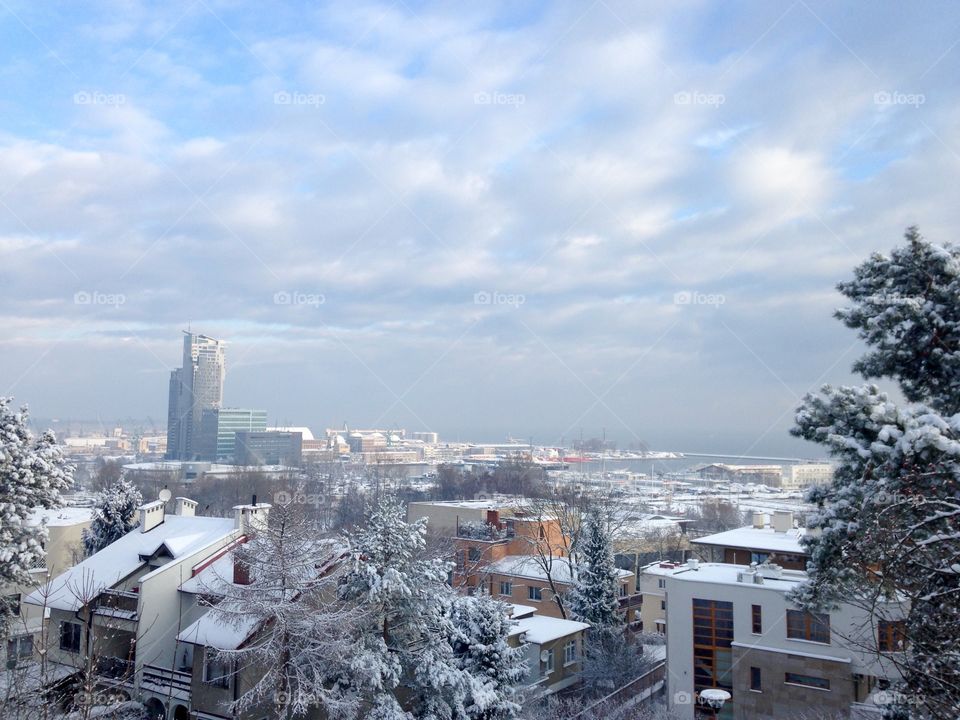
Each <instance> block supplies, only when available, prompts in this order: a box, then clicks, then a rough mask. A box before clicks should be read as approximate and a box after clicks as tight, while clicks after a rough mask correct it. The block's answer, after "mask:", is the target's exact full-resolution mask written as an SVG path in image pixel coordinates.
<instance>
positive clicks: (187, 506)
mask: <svg viewBox="0 0 960 720" xmlns="http://www.w3.org/2000/svg"><path fill="white" fill-rule="evenodd" d="M176 514H177V515H180V516H181V517H193V516H194V515H196V514H197V501H196V500H191V499H190V498H185V497H178V498H177V509H176Z"/></svg>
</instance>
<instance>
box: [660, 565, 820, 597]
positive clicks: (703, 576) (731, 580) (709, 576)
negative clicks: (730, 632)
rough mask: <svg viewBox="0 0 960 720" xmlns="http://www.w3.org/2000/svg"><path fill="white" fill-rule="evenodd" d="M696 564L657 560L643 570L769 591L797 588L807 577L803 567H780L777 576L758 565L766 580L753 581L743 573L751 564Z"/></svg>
mask: <svg viewBox="0 0 960 720" xmlns="http://www.w3.org/2000/svg"><path fill="white" fill-rule="evenodd" d="M695 565H696V567H694V566H693V565H691V564H690V563H680V564H677V563H654V564H652V565H648V566H647V567H645V568H644V569H643V574H645V575H646V574H650V575H659V576H663V577H669V578H673V579H674V580H683V581H688V582H701V583H712V584H716V585H750V586H751V587H754V588H765V589H768V590H779V591H781V592H788V591H790V590H793V589H794V588H795V587H796V586H797V585H798V584H800V583H802V582H805V581H806V580H807V573H805V572H804V571H802V570H782V569H781V570H779V572H778V573H776V574H779V577H773V575H774V574H775V573H774V572H772V571H769V570H768V571H764V569H763V568H764V566H762V565H759V566H756V567H757V569H758V572H759V574H761V575H762V576H763V581H762V582H760V583H753V581H752V580H750V581H748V582H744V580H743V579H741V578H742V575H743V573H744V572H747V571H750V570H751V567H750V566H747V565H729V564H727V563H696V564H695Z"/></svg>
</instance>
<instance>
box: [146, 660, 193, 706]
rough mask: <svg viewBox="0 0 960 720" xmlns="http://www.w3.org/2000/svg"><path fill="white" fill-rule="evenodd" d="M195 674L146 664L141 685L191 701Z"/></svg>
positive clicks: (162, 693)
mask: <svg viewBox="0 0 960 720" xmlns="http://www.w3.org/2000/svg"><path fill="white" fill-rule="evenodd" d="M192 683H193V676H192V675H191V674H190V673H189V672H183V671H180V670H171V669H170V668H162V667H158V666H156V665H144V666H143V677H142V679H141V681H140V687H141V688H142V689H144V690H149V691H151V692H154V693H158V694H160V695H169V696H171V697H173V698H176V699H177V700H182V701H184V702H189V701H190V695H191V690H192Z"/></svg>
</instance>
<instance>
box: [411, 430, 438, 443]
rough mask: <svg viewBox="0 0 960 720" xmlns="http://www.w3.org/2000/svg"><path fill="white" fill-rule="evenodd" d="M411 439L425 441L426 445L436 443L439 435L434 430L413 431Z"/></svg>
mask: <svg viewBox="0 0 960 720" xmlns="http://www.w3.org/2000/svg"><path fill="white" fill-rule="evenodd" d="M413 439H414V440H419V441H420V442H425V443H427V444H428V445H436V444H437V443H438V442H440V436H439V435H438V434H437V433H435V432H415V433H413Z"/></svg>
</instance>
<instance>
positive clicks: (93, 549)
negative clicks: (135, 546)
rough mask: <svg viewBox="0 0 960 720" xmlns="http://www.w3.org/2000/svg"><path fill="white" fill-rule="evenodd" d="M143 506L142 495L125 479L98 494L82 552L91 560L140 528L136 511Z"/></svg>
mask: <svg viewBox="0 0 960 720" xmlns="http://www.w3.org/2000/svg"><path fill="white" fill-rule="evenodd" d="M142 504H143V496H142V495H141V494H140V491H139V490H138V489H137V488H136V487H135V486H134V485H133V484H131V483H130V482H128V481H127V480H124V479H123V478H122V477H121V478H119V479H118V480H116V481H115V482H114V483H112V484H111V485H110V486H108V487H107V488H106V489H105V490H103V491H102V492H99V493H97V498H96V501H95V502H94V505H93V520H92V521H91V523H90V527H89V528H88V529H86V530H84V531H83V549H84V551H85V552H86V553H87V555H88V556H90V555H93V554H94V553H97V552H100V551H101V550H103V549H104V548H105V547H106V546H107V545H109V544H110V543H112V542H116V541H117V540H119V539H120V538H122V537H123V536H124V535H126V534H127V533H128V532H130V531H131V530H133V529H134V528H135V527H137V525H139V523H140V521H139V517H138V513H137V509H138V508H139V507H140V506H141V505H142Z"/></svg>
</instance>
